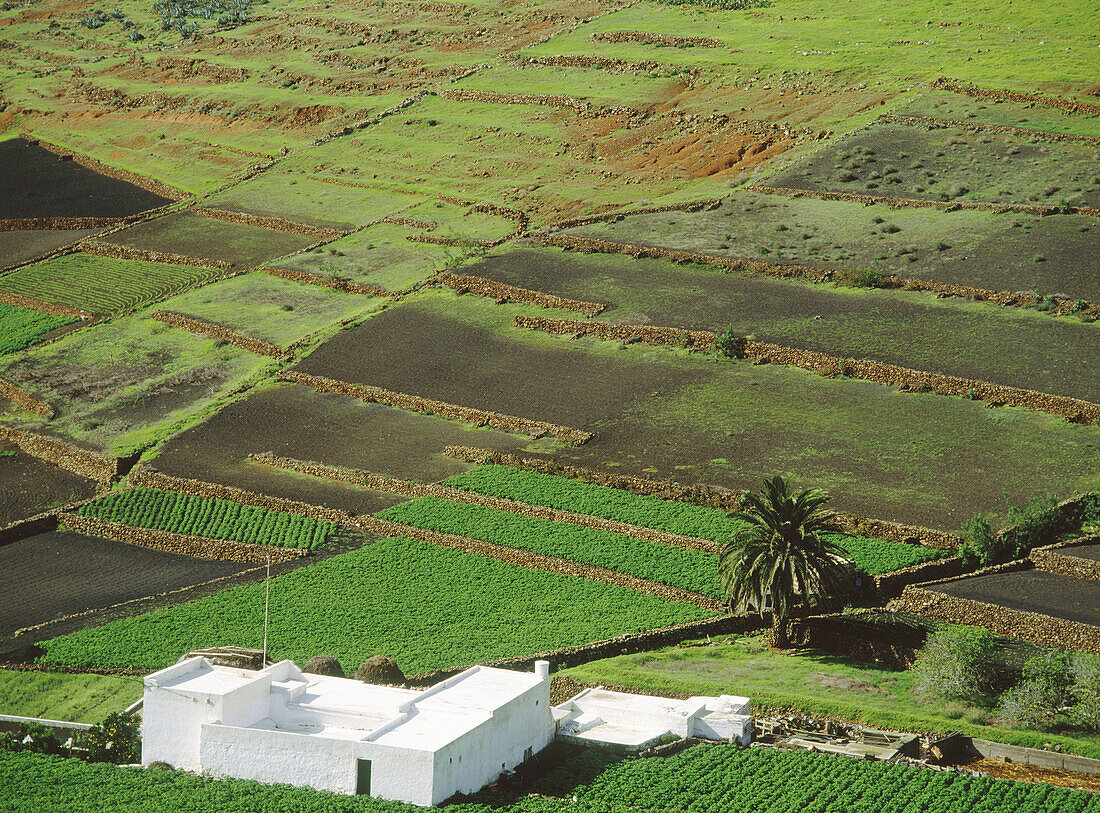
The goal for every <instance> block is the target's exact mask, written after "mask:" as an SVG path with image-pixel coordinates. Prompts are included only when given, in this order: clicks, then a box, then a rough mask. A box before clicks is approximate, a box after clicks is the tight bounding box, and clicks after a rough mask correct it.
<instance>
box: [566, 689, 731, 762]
mask: <svg viewBox="0 0 1100 813" xmlns="http://www.w3.org/2000/svg"><path fill="white" fill-rule="evenodd" d="M554 718H555V719H556V720H557V721H558V736H559V737H560V738H561V739H564V740H573V741H574V742H578V743H583V744H587V745H602V746H607V747H611V748H619V749H623V750H626V751H641V750H643V749H645V748H649V747H650V746H652V745H655V744H656V743H657V742H658V740H660V739H661V737H664V736H666V735H669V734H671V735H673V736H676V737H700V738H702V739H708V740H721V741H723V742H738V743H740V744H741V745H748V744H749V743H750V742H751V741H752V733H753V727H752V711H751V707H750V703H749V699H748V698H747V697H734V696H731V695H722V696H721V697H692V698H689V699H688V700H671V699H669V698H667V697H652V696H649V695H644V694H627V693H625V692H612V691H608V690H607V689H604V688H600V687H598V688H595V689H585V690H584V691H582V692H581V693H580V694H578V695H576V696H574V697H573V698H571V699H570V700H567V701H565V702H564V703H562V704H561V705H560V706H554Z"/></svg>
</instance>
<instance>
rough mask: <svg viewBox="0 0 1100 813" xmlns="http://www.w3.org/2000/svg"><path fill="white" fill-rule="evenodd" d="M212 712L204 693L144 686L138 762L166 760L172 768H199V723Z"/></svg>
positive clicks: (212, 715)
mask: <svg viewBox="0 0 1100 813" xmlns="http://www.w3.org/2000/svg"><path fill="white" fill-rule="evenodd" d="M214 715H215V710H214V705H213V703H212V702H211V701H209V700H208V699H207V698H206V697H202V698H195V697H191V696H189V695H181V694H176V693H173V692H170V691H166V690H164V689H159V688H157V689H151V688H148V687H147V688H146V689H145V697H144V699H143V702H142V706H141V719H142V724H141V764H142V765H148V764H149V763H151V762H167V763H168V764H169V765H171V766H172V767H173V768H181V769H183V770H187V771H197V770H199V768H200V767H201V764H202V763H201V762H200V761H199V731H200V727H201V726H202V724H203V723H204V722H206V721H208V720H211V719H214Z"/></svg>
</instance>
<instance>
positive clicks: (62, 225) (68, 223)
mask: <svg viewBox="0 0 1100 813" xmlns="http://www.w3.org/2000/svg"><path fill="white" fill-rule="evenodd" d="M133 220H134V218H126V217H25V218H17V219H14V220H0V232H5V231H43V230H46V229H50V230H60V231H67V230H71V229H99V228H106V227H110V226H121V225H123V224H125V223H130V222H133Z"/></svg>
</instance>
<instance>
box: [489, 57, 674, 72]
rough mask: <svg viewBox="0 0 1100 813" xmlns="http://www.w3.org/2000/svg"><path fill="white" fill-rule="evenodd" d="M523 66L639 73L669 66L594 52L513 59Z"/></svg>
mask: <svg viewBox="0 0 1100 813" xmlns="http://www.w3.org/2000/svg"><path fill="white" fill-rule="evenodd" d="M511 61H512V62H514V63H515V64H517V65H521V66H523V67H528V66H530V67H544V66H545V67H550V68H595V69H597V70H601V71H607V72H608V73H638V72H648V71H658V70H661V69H663V68H667V67H668V66H667V65H664V64H662V63H660V62H654V61H653V60H652V59H646V60H643V61H641V62H627V61H626V60H625V59H617V58H616V57H612V56H593V55H592V54H561V55H556V56H529V57H526V58H521V59H513V60H511Z"/></svg>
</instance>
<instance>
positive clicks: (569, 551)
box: [378, 497, 721, 598]
mask: <svg viewBox="0 0 1100 813" xmlns="http://www.w3.org/2000/svg"><path fill="white" fill-rule="evenodd" d="M378 516H379V517H382V518H383V519H388V520H392V521H393V522H400V523H403V524H405V525H412V526H414V527H417V528H428V529H430V530H433V531H440V532H442V533H451V534H458V535H460V536H468V537H472V538H473V539H480V540H483V541H485V542H493V543H495V544H497V545H505V546H507V547H510V548H520V549H522V550H529V551H531V552H533V553H540V554H543V555H545V556H557V557H560V558H562V559H569V560H571V561H574V562H582V563H584V564H589V565H597V566H599V567H606V568H608V569H610V570H617V571H619V572H620V573H626V574H629V575H631V576H637V577H638V578H639V579H648V580H649V581H654V582H658V583H660V584H667V585H670V586H672V587H680V588H683V589H684V590H692V591H694V592H696V593H702V594H703V595H706V596H712V597H714V598H720V597H721V590H720V589H719V586H718V557H717V556H715V555H714V554H711V553H706V552H704V551H697V550H688V549H687V548H681V547H677V546H675V545H665V544H661V543H658V542H647V541H645V540H642V539H634V538H632V537H629V536H623V535H622V534H616V533H611V532H609V531H600V530H596V529H593V528H585V527H584V526H581V525H574V524H573V523H570V522H554V521H552V520H548V519H536V518H532V517H523V516H519V515H518V514H512V513H510V512H508V511H498V510H496V509H493V508H485V507H483V506H480V505H468V504H466V503H457V502H451V501H450V500H441V499H437V498H435V497H424V498H421V499H418V500H412V501H411V502H406V503H402V504H400V505H395V506H393V507H391V508H387V509H385V510H384V511H381V512H379V514H378Z"/></svg>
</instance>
